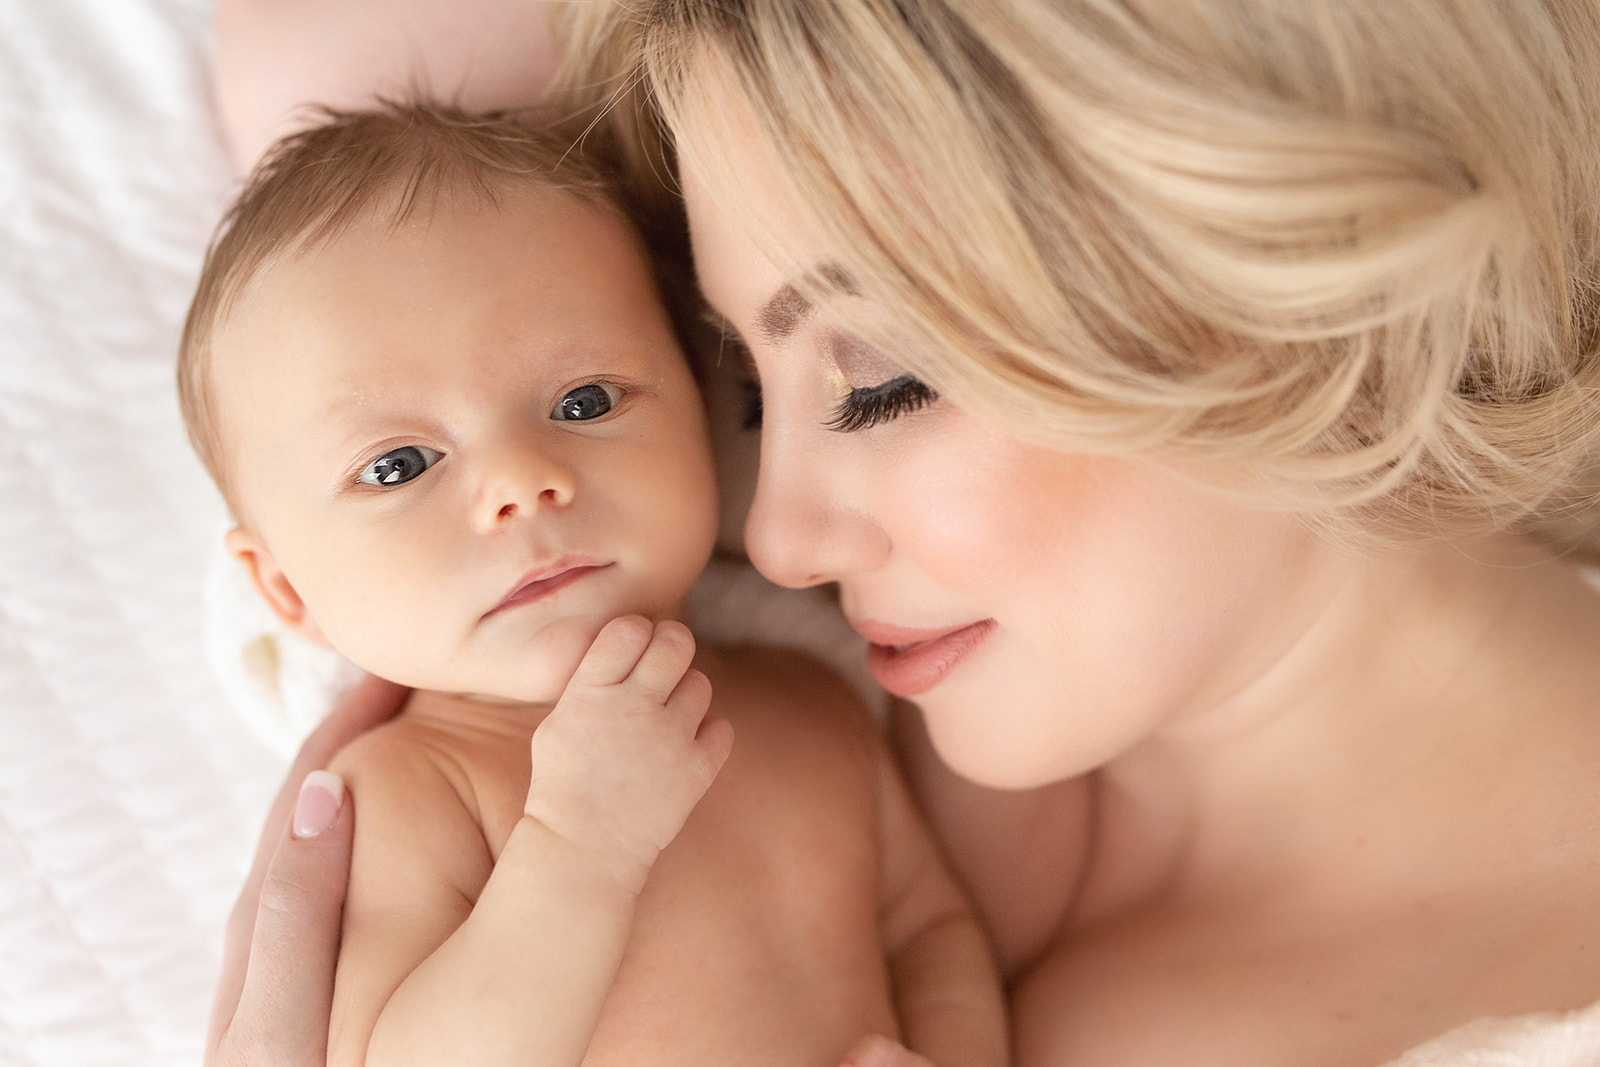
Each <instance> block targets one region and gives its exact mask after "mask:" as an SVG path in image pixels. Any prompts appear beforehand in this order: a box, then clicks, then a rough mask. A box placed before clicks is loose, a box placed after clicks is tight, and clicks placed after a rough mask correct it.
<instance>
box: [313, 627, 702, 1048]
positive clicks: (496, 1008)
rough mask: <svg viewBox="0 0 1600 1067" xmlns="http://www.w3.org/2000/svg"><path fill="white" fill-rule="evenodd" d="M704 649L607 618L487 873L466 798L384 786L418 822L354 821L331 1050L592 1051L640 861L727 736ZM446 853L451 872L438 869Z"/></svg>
mask: <svg viewBox="0 0 1600 1067" xmlns="http://www.w3.org/2000/svg"><path fill="white" fill-rule="evenodd" d="M693 654H694V641H693V638H692V637H691V636H690V635H689V632H688V631H687V630H686V629H684V628H683V627H682V626H681V625H679V624H677V623H670V622H669V623H661V624H658V625H657V626H655V627H654V628H652V627H651V624H650V623H649V622H648V621H646V620H644V619H639V618H629V619H619V620H614V621H613V622H612V623H610V624H608V625H607V627H606V628H605V629H604V630H602V631H601V633H600V636H599V637H597V638H596V639H595V643H594V645H593V646H592V647H591V648H590V650H589V653H588V654H587V655H586V656H585V658H584V660H583V663H582V664H581V665H580V666H579V668H578V671H577V673H576V674H575V675H574V676H573V680H572V682H571V683H570V684H569V685H568V686H567V690H566V692H565V693H564V694H563V695H562V698H561V700H560V701H559V702H558V703H557V705H556V707H555V709H554V710H553V711H551V713H550V715H549V717H548V718H546V720H545V721H544V722H543V723H542V724H541V725H540V727H539V729H538V730H537V731H536V732H535V734H534V739H533V744H532V759H533V774H532V779H531V782H530V785H529V790H528V798H527V803H526V805H525V808H524V812H525V813H524V816H523V818H522V819H521V820H520V821H519V822H518V824H517V826H516V828H515V829H514V830H513V831H512V833H511V835H510V838H509V839H508V840H507V842H506V845H505V848H504V849H503V850H502V852H501V854H500V857H499V860H498V862H496V863H495V864H494V868H493V871H492V873H490V872H488V871H486V870H483V869H482V867H484V866H486V865H487V862H488V860H487V853H486V851H485V850H483V849H482V848H481V847H478V848H475V849H474V850H473V851H475V852H476V853H477V854H478V859H477V860H476V862H477V864H478V865H479V867H480V869H479V870H478V871H477V872H476V874H475V873H474V871H473V869H472V868H473V861H472V860H471V859H469V858H465V857H463V856H462V855H461V854H460V853H461V851H462V850H461V846H460V845H459V844H457V843H454V842H459V841H462V840H471V839H474V838H475V839H476V842H477V845H479V846H481V844H482V833H481V830H479V829H478V827H477V824H476V822H475V821H474V820H473V819H472V818H471V817H470V816H469V815H468V814H467V813H466V812H465V811H463V810H461V805H460V803H459V802H456V803H454V804H452V805H450V806H451V807H453V808H454V809H455V810H454V814H453V815H451V816H447V817H440V816H435V815H432V814H430V813H428V812H425V811H422V810H420V809H421V808H422V807H423V804H422V802H423V801H425V800H427V799H428V798H427V797H422V798H415V797H413V798H411V799H407V798H404V797H401V796H399V795H393V794H395V793H396V791H395V790H394V789H393V788H391V789H390V793H391V794H392V795H389V796H387V797H380V798H378V802H379V803H382V802H383V801H385V800H387V801H390V802H392V803H393V807H392V808H391V809H389V810H390V811H392V812H394V813H396V815H397V816H398V817H399V818H402V819H409V820H410V825H407V824H406V823H405V822H397V820H396V818H391V817H390V816H389V814H388V813H385V814H383V815H381V816H380V819H381V822H382V826H381V827H380V828H379V830H378V831H377V832H378V833H380V834H382V835H383V838H382V839H381V840H380V841H379V842H378V843H376V844H375V846H374V848H372V849H368V850H365V851H363V847H362V846H363V844H364V840H363V839H358V842H357V853H356V859H355V864H356V867H357V872H356V874H355V875H354V876H353V878H352V897H354V898H359V899H362V900H365V903H364V904H360V903H358V904H357V906H356V910H355V912H354V913H353V914H351V915H349V916H347V926H346V937H347V942H346V945H345V947H344V949H343V950H342V954H341V959H340V970H339V988H338V990H337V995H338V998H339V1003H338V1004H336V1007H335V1010H336V1013H337V1015H338V1017H339V1019H340V1020H341V1021H342V1024H343V1025H337V1024H336V1031H335V1033H334V1035H333V1044H332V1049H331V1052H332V1053H333V1054H332V1055H331V1056H330V1059H333V1060H338V1061H342V1062H356V1063H383V1062H389V1061H390V1060H394V1061H404V1062H421V1063H473V1064H494V1063H501V1062H505V1063H518V1064H538V1065H543V1064H572V1065H575V1064H577V1063H578V1062H579V1061H580V1060H581V1059H582V1058H583V1055H584V1051H585V1049H586V1048H587V1047H588V1043H589V1039H590V1037H591V1035H592V1033H593V1031H594V1026H595V1023H596V1020H597V1019H598V1017H599V1014H600V1009H601V1006H602V1004H603V1003H604V1001H605V998H606V995H607V993H608V991H609V990H610V987H611V982H612V979H613V977H614V975H615V973H616V968H617V964H618V962H619V961H620V960H621V957H622V952H623V949H624V948H625V946H626V944H627V941H628V937H629V933H630V931H631V929H632V925H633V914H634V905H635V903H636V900H637V897H638V894H639V891H640V890H641V889H642V888H643V886H644V882H645V877H646V875H647V874H648V873H649V871H650V868H651V866H652V865H653V864H654V862H655V859H656V856H657V855H658V854H659V853H660V851H661V849H662V848H664V847H665V846H666V845H667V844H668V843H669V842H670V841H671V840H672V839H673V837H674V836H676V834H677V832H678V830H679V829H680V828H681V827H682V825H683V822H684V820H685V819H686V818H687V817H688V815H689V812H690V811H691V810H692V809H693V808H694V806H695V804H697V803H698V802H699V799H700V797H701V795H702V794H703V793H704V792H705V790H706V788H707V787H708V786H709V785H710V783H711V781H712V779H713V778H715V777H716V774H717V772H718V770H720V768H721V766H722V763H723V761H724V760H725V759H726V757H727V754H728V751H729V749H730V747H731V745H732V728H731V727H730V726H729V725H728V724H727V722H725V721H724V720H721V719H718V718H715V717H713V716H707V715H706V708H707V707H708V705H709V703H710V697H711V692H710V684H709V683H708V682H707V681H706V679H705V676H704V675H702V674H700V673H699V672H698V671H694V670H691V669H689V663H690V660H691V658H692V657H693ZM391 777H394V776H391ZM395 784H398V783H395ZM373 814H375V813H373ZM370 818H371V814H369V813H368V812H366V811H363V813H362V816H361V819H360V821H359V823H358V825H359V826H360V827H361V829H360V830H358V834H365V833H366V832H367V827H368V823H369V819H370ZM452 820H453V823H454V825H452V824H451V822H452ZM435 849H436V850H438V852H436V853H434V854H432V855H426V856H425V855H424V853H425V852H427V851H431V850H435ZM440 854H442V855H443V856H445V857H446V862H447V864H449V865H450V866H451V867H453V872H452V873H451V874H450V875H449V876H448V877H439V876H438V873H437V872H431V873H430V872H429V871H428V870H427V868H428V866H429V865H431V864H435V863H438V862H439V858H438V857H439V855H440ZM408 858H409V865H408ZM475 878H476V879H481V880H480V881H479V883H478V884H481V885H482V892H481V893H480V894H478V895H477V899H476V904H473V903H471V900H472V895H471V885H472V883H473V881H474V880H475ZM358 887H359V890H360V891H359V892H358Z"/></svg>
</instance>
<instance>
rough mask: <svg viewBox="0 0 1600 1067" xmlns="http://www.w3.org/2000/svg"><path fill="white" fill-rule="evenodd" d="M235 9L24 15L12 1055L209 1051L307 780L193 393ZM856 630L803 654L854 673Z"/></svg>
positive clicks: (8, 490) (66, 2)
mask: <svg viewBox="0 0 1600 1067" xmlns="http://www.w3.org/2000/svg"><path fill="white" fill-rule="evenodd" d="M209 15H210V4H209V0H0V50H3V56H0V213H3V214H0V217H3V219H4V241H3V244H0V1065H7V1067H9V1065H52V1067H55V1065H73V1067H76V1065H88V1064H108V1065H118V1067H123V1065H136V1064H169V1063H170V1064H193V1063H197V1062H198V1061H199V1058H200V1052H201V1044H202V1035H203V1030H204V1022H205V1014H206V1009H207V1006H208V1004H209V1000H210V994H211V987H212V984H213V982H214V981H215V974H216V966H217V961H218V947H219V941H220V935H221V928H222V924H223V921H224V918H225V916H226V912H227V909H228V906H229V904H230V903H231V901H232V898H233V895H234V892H235V890H236V887H237V885H238V882H239V879H240V878H241V877H242V875H243V872H244V868H245V864H246V861H247V859H248V853H249V851H250V848H251V846H252V844H253V841H254V839H255V834H256V831H257V828H258V824H259V820H260V817H261V813H262V812H263V811H264V810H265V805H266V802H267V799H268V797H269V796H270V794H271V792H272V790H273V788H274V787H275V786H276V784H277V781H278V779H279V776H280V774H281V773H282V769H283V766H284V762H283V757H282V754H281V752H279V751H277V750H276V749H275V747H274V746H273V745H269V744H267V743H265V742H263V741H262V740H261V739H259V738H258V737H257V736H256V734H255V733H253V732H252V729H251V728H250V727H249V726H247V725H246V719H245V717H244V716H242V715H241V714H239V713H238V712H237V711H236V710H234V709H233V708H232V707H231V706H230V704H229V702H228V700H227V699H225V697H224V695H223V691H222V689H221V688H220V687H219V686H218V684H217V683H216V682H215V681H214V680H213V678H212V676H211V674H210V672H209V671H208V669H207V665H206V660H205V654H204V651H203V650H204V648H205V645H206V637H207V635H206V632H205V626H204V625H203V615H202V603H203V595H202V587H203V580H204V574H205V572H206V561H207V559H208V556H209V555H210V553H211V552H212V551H213V546H214V543H215V536H216V530H217V528H218V525H219V524H220V523H221V522H222V519H223V514H222V508H221V505H220V503H219V501H218V500H217V498H216V495H215V493H214V491H213V490H212V488H211V486H210V484H209V483H208V482H207V480H206V478H205V476H204V474H203V472H202V471H201V470H200V467H199V465H198V463H197V462H196V461H195V460H194V458H193V457H192V455H191V453H190V450H189V448H188V446H187V444H186V442H185V441H184V439H183V434H182V430H181V428H180V424H179V419H178V414H177V406H176V402H175V400H174V396H173V385H172V354H173V350H174V347H175V345H176V341H177V334H178V328H179V323H180V321H181V318H182V314H183V311H184V308H185V307H186V305H187V302H188V297H189V290H190V287H191V285H192V283H193V278H194V274H195V271H196V270H197V268H198V264H199V260H200V255H201V252H202V250H203V248H204V244H205V241H206V238H207V236H208V234H209V232H210V229H211V226H212V223H213V221H214V220H215V218H216V217H217V215H218V213H219V211H220V209H221V207H222V205H223V203H224V201H225V199H226V196H227V194H228V191H229V186H230V179H229V177H228V173H227V169H226V165H225V162H224V159H223V155H222V152H221V149H220V146H219V144H218V142H217V138H216V132H215V128H214V119H213V117H212V114H211V111H210V108H209V105H208V87H207V83H206V56H207V50H208V47H209V44H208V35H209ZM754 589H755V587H752V586H750V585H749V584H748V583H747V582H746V581H745V580H744V579H729V578H728V577H727V576H726V575H724V576H722V577H713V579H712V580H711V582H710V584H708V585H706V586H704V587H702V590H701V591H700V593H699V594H697V597H698V601H697V602H698V604H699V608H700V611H701V613H702V617H703V619H704V621H705V622H706V624H708V625H709V624H714V623H715V622H716V621H718V620H720V622H721V624H722V626H723V627H724V629H723V632H721V633H708V634H707V636H710V637H712V638H713V639H717V638H722V639H728V638H736V637H738V636H740V635H741V631H740V630H739V628H738V627H736V626H730V625H729V620H731V618H732V617H733V616H734V615H737V614H739V613H741V612H748V613H749V616H748V617H749V619H750V620H751V621H749V622H748V623H747V625H748V627H749V629H748V630H746V631H743V632H744V633H747V634H748V635H749V636H752V637H756V638H764V639H767V640H776V639H778V638H777V636H776V631H783V632H787V633H793V632H794V630H795V625H794V623H795V616H793V615H792V614H789V611H790V609H789V608H785V607H776V608H775V607H773V606H771V602H769V601H767V600H766V599H765V598H764V595H763V594H759V593H758V592H755V591H753V590H754ZM808 610H809V609H808ZM807 617H808V618H809V617H810V616H807ZM807 625H808V626H809V625H810V624H809V623H808V624H807ZM713 628H715V626H714V625H713ZM211 636H212V642H213V645H215V644H216V642H217V637H216V633H215V632H213V633H212V635H211ZM835 639H836V638H835V636H834V635H833V634H831V633H830V632H829V631H828V630H827V628H826V627H825V626H822V627H819V628H818V629H817V630H816V631H815V632H810V631H808V632H807V633H806V634H804V635H802V638H801V643H802V644H810V645H811V646H812V647H814V648H816V649H817V650H818V651H820V652H822V653H823V654H824V655H833V654H835V653H836V652H837V650H833V651H830V646H831V644H832V643H833V642H834V641H835ZM224 643H226V642H224ZM260 718H261V717H260V716H259V715H258V716H257V719H258V720H259V719H260ZM257 725H258V726H259V725H260V722H259V721H258V722H257ZM302 725H303V724H302ZM299 728H301V726H300V725H289V726H286V727H285V728H284V729H283V730H282V731H281V732H280V734H279V735H278V736H277V737H276V743H277V745H278V746H280V747H281V746H284V745H288V744H292V742H293V739H294V737H295V736H296V733H295V731H296V730H298V729H299ZM1463 1034H1464V1036H1462V1035H1463ZM1597 1034H1600V1014H1597V1013H1596V1012H1590V1013H1588V1014H1586V1015H1580V1016H1572V1017H1550V1018H1543V1017H1536V1018H1531V1019H1524V1020H1513V1021H1510V1022H1494V1023H1482V1024H1477V1025H1476V1026H1475V1027H1474V1028H1473V1029H1470V1030H1468V1031H1464V1032H1462V1034H1458V1035H1451V1036H1450V1037H1448V1038H1447V1039H1445V1040H1446V1041H1447V1042H1450V1043H1449V1044H1447V1045H1446V1046H1444V1047H1445V1051H1444V1052H1442V1053H1440V1054H1439V1055H1433V1054H1432V1053H1426V1054H1425V1053H1424V1051H1422V1050H1419V1052H1418V1053H1415V1054H1413V1056H1412V1057H1411V1058H1408V1059H1405V1060H1403V1061H1401V1063H1402V1064H1403V1067H1425V1065H1426V1067H1440V1065H1443V1064H1450V1065H1452V1067H1457V1065H1459V1067H1467V1065H1476V1067H1488V1065H1493V1067H1510V1065H1513V1064H1515V1065H1517V1067H1534V1065H1540V1067H1555V1065H1560V1067H1577V1065H1579V1064H1585V1065H1590V1064H1600V1040H1597ZM1463 1044H1465V1045H1469V1046H1470V1047H1471V1051H1463ZM1508 1050H1509V1051H1508ZM1430 1056H1431V1058H1429V1057H1430ZM1441 1056H1443V1058H1440V1057H1441Z"/></svg>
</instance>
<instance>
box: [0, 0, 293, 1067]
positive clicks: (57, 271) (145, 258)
mask: <svg viewBox="0 0 1600 1067" xmlns="http://www.w3.org/2000/svg"><path fill="white" fill-rule="evenodd" d="M209 21H210V3H209V0H0V213H3V218H4V243H3V252H0V272H3V277H0V1064H7V1065H9V1064H52V1065H56V1064H98V1063H104V1064H118V1065H129V1064H162V1063H197V1062H198V1061H199V1058H200V1050H201V1042H202V1035H203V1029H204V1020H205V1013H206V1009H207V1006H208V1003H209V998H210V989H211V986H212V984H213V982H214V979H215V969H216V965H217V959H218V950H219V936H220V930H221V926H222V923H223V920H224V917H225V914H226V911H227V908H228V905H229V903H230V902H231V900H232V896H233V893H234V890H235V887H236V886H237V884H238V880H239V878H240V876H241V873H242V871H243V867H244V864H245V861H246V858H247V853H248V851H249V848H250V845H251V842H252V840H253V838H254V835H255V831H256V827H257V824H258V820H259V817H260V813H261V812H262V811H263V810H264V805H265V802H266V797H267V795H268V794H269V793H270V791H271V789H272V787H273V786H274V784H275V783H276V780H277V777H278V775H279V773H280V768H281V762H280V758H279V757H278V756H276V755H274V754H272V753H270V752H269V751H268V750H267V749H266V748H265V747H263V746H262V745H261V744H260V743H259V742H257V741H256V740H255V739H254V738H253V737H252V736H251V735H250V734H249V733H248V732H247V731H246V729H245V727H244V725H243V723H242V721H241V720H240V718H239V717H238V716H237V715H235V714H233V713H232V712H231V711H229V710H228V709H227V707H226V706H225V704H224V702H223V698H222V696H221V694H220V692H219V690H218V688H217V687H216V684H215V683H214V682H213V681H212V680H211V677H210V675H209V674H208V672H207V670H206V667H205V663H204V659H203V653H202V640H201V617H200V610H201V609H200V605H201V595H200V588H201V578H202V573H203V565H204V561H205V558H206V550H207V547H208V544H209V540H210V537H211V535H212V533H213V531H214V530H215V529H216V526H217V523H218V522H219V520H220V516H221V508H220V504H219V503H218V501H217V499H216V497H215V495H214V493H213V491H212V489H211V487H210V484H209V483H208V482H207V481H206V479H205V476H204V474H203V473H202V471H201V470H200V468H199V466H198V464H197V463H196V461H195V460H194V459H193V458H192V456H191V453H190V450H189V448H188V446H187V444H186V442H185V441H184V439H183V435H182V430H181V429H180V425H179V420H178V415H177V409H176V402H175V400H174V397H173V386H172V370H171V368H172V358H173V356H172V354H173V350H174V346H175V343H176V339H177V333H178V328H179V324H180V321H181V317H182V314H183V311H184V308H185V306H186V303H187V299H188V293H189V289H190V286H191V284H192V280H193V276H194V274H195V272H196V270H197V269H198V265H199V258H200V254H201V252H202V250H203V248H204V244H205V240H206V238H207V236H208V235H209V232H210V228H211V225H212V222H213V221H214V219H215V217H216V215H217V212H218V210H219V206H220V205H221V203H222V202H223V200H224V199H225V197H226V194H227V191H228V184H229V177H228V172H227V169H226V165H225V162H224V159H223V156H222V152H221V149H220V146H219V143H218V140H217V135H216V133H215V129H214V120H213V118H212V115H211V111H210V108H209V105H208V102H207V101H208V92H207V85H206V77H207V74H206V55H207V49H208V47H209V32H210V31H209Z"/></svg>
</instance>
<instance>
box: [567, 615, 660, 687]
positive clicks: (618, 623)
mask: <svg viewBox="0 0 1600 1067" xmlns="http://www.w3.org/2000/svg"><path fill="white" fill-rule="evenodd" d="M654 632H655V627H654V625H652V624H651V622H650V620H649V619H646V618H644V617H643V616H640V615H623V616H621V617H620V618H616V619H612V620H611V621H610V622H608V623H606V624H605V625H604V626H602V627H601V628H600V632H599V633H598V634H596V635H595V639H594V643H593V644H591V645H590V646H589V651H588V652H586V653H584V656H583V660H582V661H581V662H579V664H578V669H577V670H576V671H575V672H573V675H572V680H573V681H574V682H581V683H583V684H584V685H593V686H601V685H616V684H617V683H618V682H621V681H622V680H624V679H625V678H627V677H628V675H629V674H631V673H632V672H633V669H634V666H635V665H636V664H638V662H639V657H640V656H642V655H643V654H644V650H645V649H646V648H647V647H649V645H650V638H651V636H652V635H653V634H654Z"/></svg>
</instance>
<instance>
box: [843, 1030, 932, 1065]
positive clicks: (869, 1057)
mask: <svg viewBox="0 0 1600 1067" xmlns="http://www.w3.org/2000/svg"><path fill="white" fill-rule="evenodd" d="M839 1067H934V1064H933V1061H932V1060H929V1059H927V1058H926V1057H924V1056H918V1055H917V1054H916V1053H915V1052H912V1051H911V1050H910V1049H908V1048H906V1047H905V1046H904V1045H902V1044H901V1043H900V1042H898V1041H895V1040H892V1039H891V1038H887V1037H883V1036H881V1035H879V1034H868V1035H867V1036H866V1037H864V1038H862V1039H861V1040H860V1041H857V1042H856V1043H855V1047H854V1048H852V1049H851V1050H850V1051H849V1052H848V1053H846V1054H845V1058H844V1062H842V1063H841V1064H840V1065H839Z"/></svg>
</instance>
